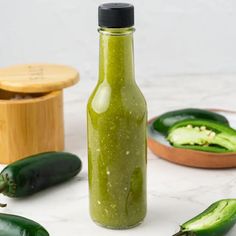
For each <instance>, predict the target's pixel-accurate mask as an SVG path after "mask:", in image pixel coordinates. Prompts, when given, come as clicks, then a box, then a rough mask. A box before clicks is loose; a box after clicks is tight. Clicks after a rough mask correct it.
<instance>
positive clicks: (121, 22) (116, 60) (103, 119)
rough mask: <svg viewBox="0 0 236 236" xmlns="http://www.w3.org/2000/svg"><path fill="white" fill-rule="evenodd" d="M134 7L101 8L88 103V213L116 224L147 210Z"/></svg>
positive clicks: (131, 222)
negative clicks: (95, 69) (93, 85)
mask: <svg viewBox="0 0 236 236" xmlns="http://www.w3.org/2000/svg"><path fill="white" fill-rule="evenodd" d="M133 23H134V7H133V6H132V5H130V4H124V3H123V4H121V3H119V4H115V3H108V4H103V5H101V6H100V7H99V26H100V28H99V33H100V53H99V80H98V83H97V85H96V88H95V90H94V91H93V93H92V95H91V96H90V98H89V101H88V105H87V129H88V171H89V198H90V215H91V217H92V219H93V220H94V221H95V222H96V223H97V224H99V225H102V226H104V227H108V228H114V229H123V228H130V227H133V226H135V225H138V224H140V223H141V222H142V221H143V219H144V217H145V215H146V162H147V144H146V122H147V108H146V102H145V99H144V97H143V95H142V93H141V91H140V90H139V88H138V86H137V84H136V83H135V79H134V60H133V32H134V28H133Z"/></svg>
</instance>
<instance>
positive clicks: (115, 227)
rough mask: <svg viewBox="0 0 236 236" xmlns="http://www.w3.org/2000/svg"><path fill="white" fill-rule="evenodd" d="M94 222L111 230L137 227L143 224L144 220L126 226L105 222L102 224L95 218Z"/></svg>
mask: <svg viewBox="0 0 236 236" xmlns="http://www.w3.org/2000/svg"><path fill="white" fill-rule="evenodd" d="M93 222H94V223H95V224H96V225H98V226H100V227H103V228H106V229H111V230H126V229H132V228H135V227H137V226H139V225H141V224H142V223H143V220H142V221H140V222H138V223H135V224H132V225H126V226H111V225H104V224H101V223H99V222H97V221H95V220H93Z"/></svg>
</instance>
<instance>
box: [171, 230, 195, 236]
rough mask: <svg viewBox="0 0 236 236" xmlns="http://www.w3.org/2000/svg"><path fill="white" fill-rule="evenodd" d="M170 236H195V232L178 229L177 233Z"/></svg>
mask: <svg viewBox="0 0 236 236" xmlns="http://www.w3.org/2000/svg"><path fill="white" fill-rule="evenodd" d="M172 236H195V234H194V233H193V232H190V231H186V232H183V231H179V232H178V233H176V234H174V235H172Z"/></svg>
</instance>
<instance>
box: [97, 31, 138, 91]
mask: <svg viewBox="0 0 236 236" xmlns="http://www.w3.org/2000/svg"><path fill="white" fill-rule="evenodd" d="M133 32H134V28H132V27H130V28H118V29H110V28H100V29H99V33H100V52H99V82H100V83H101V82H103V81H106V82H108V83H109V84H110V85H111V86H113V85H114V86H119V85H121V86H124V85H125V84H127V83H132V82H133V81H134V59H133Z"/></svg>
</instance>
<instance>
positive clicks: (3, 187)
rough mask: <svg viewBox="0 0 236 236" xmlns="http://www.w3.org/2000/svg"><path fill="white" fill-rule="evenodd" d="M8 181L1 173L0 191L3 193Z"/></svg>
mask: <svg viewBox="0 0 236 236" xmlns="http://www.w3.org/2000/svg"><path fill="white" fill-rule="evenodd" d="M6 186H7V183H6V181H5V180H4V178H3V176H2V175H0V193H2V192H3V191H4V190H5V189H6Z"/></svg>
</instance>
